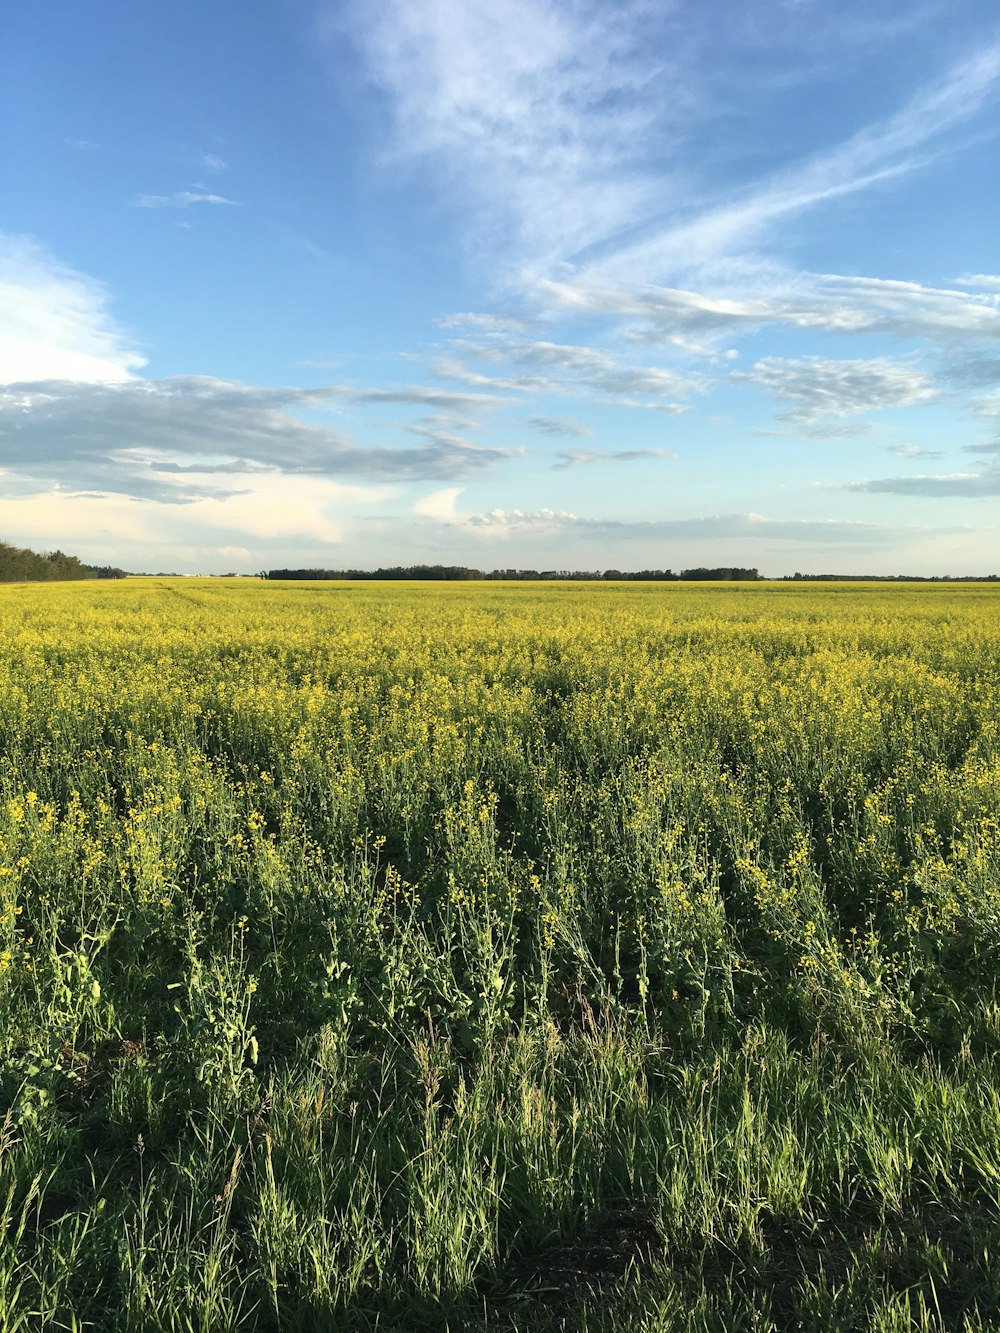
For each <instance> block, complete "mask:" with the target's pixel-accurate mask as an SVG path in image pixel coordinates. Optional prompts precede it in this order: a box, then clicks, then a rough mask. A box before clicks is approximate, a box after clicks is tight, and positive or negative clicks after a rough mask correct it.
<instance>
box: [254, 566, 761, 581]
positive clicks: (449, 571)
mask: <svg viewBox="0 0 1000 1333" xmlns="http://www.w3.org/2000/svg"><path fill="white" fill-rule="evenodd" d="M260 577H261V578H262V579H279V580H296V579H306V580H309V581H310V582H317V581H320V580H328V579H342V580H352V581H353V580H373V579H374V580H387V581H388V580H392V581H394V582H403V581H405V580H408V579H414V580H416V579H422V580H433V579H436V580H450V581H461V580H472V579H479V580H482V581H486V582H489V581H490V580H498V579H505V580H506V579H512V580H513V579H516V580H520V581H524V582H535V581H539V582H540V581H544V580H547V579H559V580H566V579H576V580H580V581H587V582H593V581H594V580H599V579H603V580H607V581H609V582H622V581H624V582H636V583H640V582H641V583H681V582H685V581H692V580H693V581H699V580H704V581H707V580H714V581H722V582H739V583H750V582H756V581H757V580H758V579H760V578H761V575H760V573H759V572H758V571H757V570H756V569H741V568H736V567H732V566H728V565H727V566H720V567H718V568H714V569H705V568H698V569H682V570H681V571H680V573H678V574H675V573H674V571H673V570H672V569H639V570H621V569H605V570H599V569H598V570H589V569H494V570H491V571H490V572H489V573H487V572H485V571H484V570H482V569H470V568H468V567H467V566H466V565H392V566H390V567H389V568H386V569H269V570H264V571H262V572H261V575H260Z"/></svg>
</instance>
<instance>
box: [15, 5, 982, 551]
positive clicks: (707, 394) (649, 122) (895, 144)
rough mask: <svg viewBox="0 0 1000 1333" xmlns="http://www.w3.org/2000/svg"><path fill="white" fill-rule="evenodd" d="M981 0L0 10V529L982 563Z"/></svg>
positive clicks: (190, 545)
mask: <svg viewBox="0 0 1000 1333" xmlns="http://www.w3.org/2000/svg"><path fill="white" fill-rule="evenodd" d="M998 132H1000V16H998V14H997V10H996V6H995V3H994V0H941V2H940V3H939V2H938V0H923V2H922V0H906V2H905V3H902V2H897V0H864V2H862V0H838V4H837V5H831V4H829V3H828V0H748V3H745V4H743V5H741V6H733V5H731V4H729V3H728V2H727V3H725V4H723V3H722V2H721V0H707V2H702V3H699V4H697V5H696V4H693V3H690V0H685V2H683V3H680V2H679V3H674V4H670V3H662V2H661V3H650V2H649V0H635V2H634V3H626V2H624V0H623V2H622V3H615V4H609V3H606V2H605V3H590V2H589V0H561V3H553V2H550V0H492V3H491V4H489V5H479V4H472V3H469V0H364V2H363V3H362V2H361V0H356V2H355V0H343V2H341V3H323V2H321V0H273V3H271V4H268V5H260V6H247V5H244V4H239V5H237V4H235V3H230V2H229V0H214V3H213V4H211V5H205V4H203V3H199V4H195V3H193V2H192V0H173V2H172V3H171V4H170V5H165V4H156V5H135V6H123V5H121V4H119V3H117V2H115V3H112V0H94V2H93V3H89V4H87V5H80V4H78V3H69V0H52V3H49V4H46V5H44V6H30V7H29V6H21V7H20V8H19V12H16V13H14V14H13V15H8V16H7V19H6V21H5V31H4V36H3V44H2V47H0V135H2V139H0V160H2V162H3V169H2V174H0V537H3V538H5V539H6V540H9V541H15V542H17V543H19V544H27V545H32V546H34V547H35V548H36V549H51V548H52V547H54V546H56V545H58V546H61V547H63V548H64V549H67V550H70V551H73V552H74V553H77V554H80V555H81V556H83V557H84V558H89V559H92V560H95V561H101V562H103V561H112V562H114V563H118V564H122V565H124V566H125V567H126V568H130V569H157V570H159V569H176V570H178V571H180V572H192V573H194V572H209V573H210V572H222V571H224V570H228V569H237V570H246V571H252V570H256V569H262V568H271V567H274V566H279V565H288V564H294V565H303V564H305V565H319V566H325V567H344V566H355V567H373V566H376V565H379V564H396V563H404V564H408V563H417V562H420V563H438V562H447V563H453V562H459V563H466V564H472V565H475V566H478V567H482V568H486V569H493V568H506V567H510V566H520V567H536V568H574V569H595V570H598V569H605V568H608V567H615V568H622V569H636V568H646V567H672V568H675V569H676V568H682V567H688V566H692V565H700V564H733V563H735V564H740V565H756V566H758V567H759V568H760V569H761V570H762V571H763V572H764V573H768V574H783V573H791V572H793V571H794V570H801V571H803V572H821V571H826V570H835V571H842V572H858V573H860V572H887V573H892V572H910V573H920V574H942V573H952V574H974V573H985V572H995V571H997V570H998V569H1000V557H998V551H1000V542H998V540H997V522H998V497H1000V230H998V225H997V221H998V218H1000V170H998V165H1000V135H998Z"/></svg>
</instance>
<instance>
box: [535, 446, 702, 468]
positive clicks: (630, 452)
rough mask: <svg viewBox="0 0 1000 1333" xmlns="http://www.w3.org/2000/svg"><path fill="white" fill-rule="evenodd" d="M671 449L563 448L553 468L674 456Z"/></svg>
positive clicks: (646, 460) (630, 461)
mask: <svg viewBox="0 0 1000 1333" xmlns="http://www.w3.org/2000/svg"><path fill="white" fill-rule="evenodd" d="M676 457H677V455H676V454H675V453H674V451H673V450H672V449H563V450H561V451H560V452H559V454H558V458H559V462H558V463H553V464H552V466H553V467H554V468H568V467H581V466H584V465H587V464H591V463H646V462H649V461H651V460H654V459H663V458H676Z"/></svg>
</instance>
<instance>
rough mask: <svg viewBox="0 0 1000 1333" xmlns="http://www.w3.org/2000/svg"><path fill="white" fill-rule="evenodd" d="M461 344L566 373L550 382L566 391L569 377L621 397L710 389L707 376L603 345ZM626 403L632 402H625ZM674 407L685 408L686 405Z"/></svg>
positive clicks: (473, 353)
mask: <svg viewBox="0 0 1000 1333" xmlns="http://www.w3.org/2000/svg"><path fill="white" fill-rule="evenodd" d="M456 345H457V346H458V347H459V348H460V349H461V351H462V353H463V354H464V355H465V356H466V357H468V358H469V359H470V360H473V361H480V362H486V363H492V364H503V365H508V366H524V367H528V368H531V369H539V370H544V371H546V372H548V374H549V376H550V378H551V377H554V376H556V375H562V376H563V377H564V381H563V383H562V384H560V385H555V384H549V386H548V387H549V388H550V389H556V388H562V389H563V390H565V388H566V387H567V384H566V377H568V379H569V381H570V382H571V383H572V385H573V386H574V387H575V388H578V389H579V388H584V389H592V390H597V391H599V392H601V393H604V394H607V395H609V396H613V397H618V396H621V397H622V399H624V395H629V394H653V395H656V396H657V397H660V398H664V399H671V398H684V397H688V396H690V395H691V394H692V393H700V392H701V391H702V390H703V389H704V388H705V387H706V380H705V377H704V376H703V375H701V374H698V373H694V372H691V371H680V370H675V369H672V368H670V367H665V366H638V365H630V364H627V363H625V362H623V361H621V360H620V359H619V358H618V357H616V356H614V355H613V354H612V353H611V352H607V351H605V350H603V349H602V348H598V347H587V346H583V345H581V344H577V343H555V342H548V341H544V340H536V341H532V342H525V341H513V340H506V339H498V340H496V341H494V342H472V341H469V340H458V342H457V344H456ZM621 405H630V404H629V403H628V402H627V400H624V401H621ZM673 406H674V407H675V408H676V409H677V410H683V405H680V404H673Z"/></svg>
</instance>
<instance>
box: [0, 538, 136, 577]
mask: <svg viewBox="0 0 1000 1333" xmlns="http://www.w3.org/2000/svg"><path fill="white" fill-rule="evenodd" d="M123 578H125V571H124V570H123V569H116V568H115V567H114V566H113V565H85V564H84V563H83V561H82V560H79V559H77V557H76V556H75V555H66V553H65V552H64V551H50V552H48V553H47V554H45V555H39V553H38V552H37V551H29V550H28V548H27V547H24V546H12V545H11V544H10V542H5V541H0V583H57V582H63V581H65V580H75V579H123Z"/></svg>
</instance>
